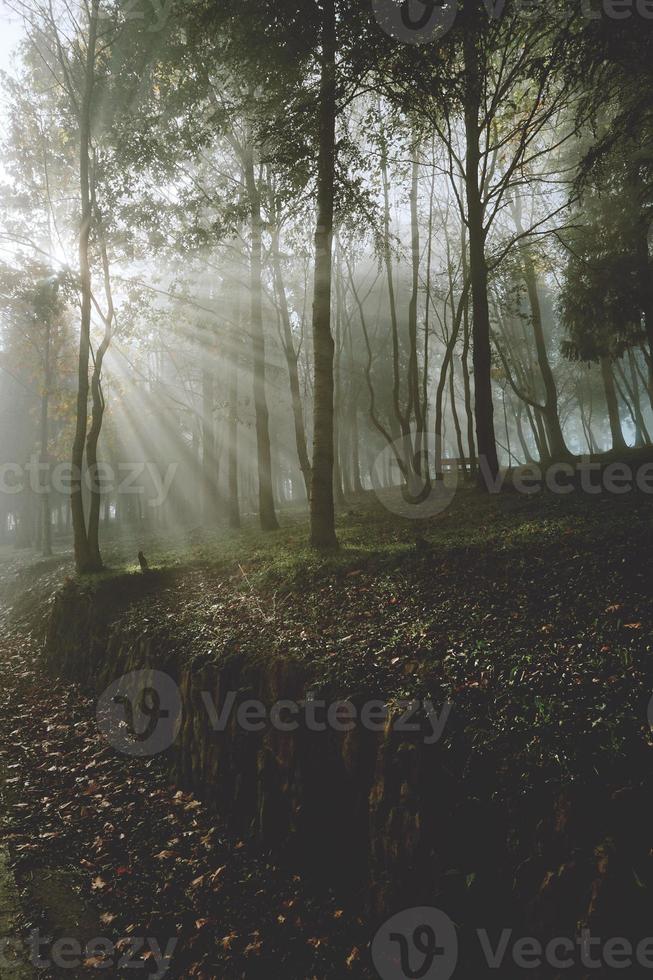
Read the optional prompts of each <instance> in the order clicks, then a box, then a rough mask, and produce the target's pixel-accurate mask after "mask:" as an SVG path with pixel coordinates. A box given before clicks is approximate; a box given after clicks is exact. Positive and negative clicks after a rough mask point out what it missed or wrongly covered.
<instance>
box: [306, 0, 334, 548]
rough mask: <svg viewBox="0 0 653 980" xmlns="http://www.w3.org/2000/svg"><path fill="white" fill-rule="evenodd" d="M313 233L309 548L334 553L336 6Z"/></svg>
mask: <svg viewBox="0 0 653 980" xmlns="http://www.w3.org/2000/svg"><path fill="white" fill-rule="evenodd" d="M322 17H323V20H322V67H321V79H320V110H319V155H318V175H317V227H316V230H315V286H314V292H313V357H314V376H315V395H314V408H313V469H312V473H311V506H310V516H311V544H312V545H313V547H315V548H336V547H337V545H338V541H337V538H336V525H335V509H334V503H333V452H334V446H333V408H334V406H333V354H334V344H333V337H332V335H331V275H332V254H331V246H332V241H333V212H334V197H335V165H336V113H337V107H336V12H335V3H334V0H324V2H323V7H322Z"/></svg>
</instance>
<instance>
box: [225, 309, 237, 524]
mask: <svg viewBox="0 0 653 980" xmlns="http://www.w3.org/2000/svg"><path fill="white" fill-rule="evenodd" d="M239 327H240V305H237V307H236V310H235V312H234V329H233V332H232V345H233V346H232V353H231V361H232V363H231V365H230V369H229V394H228V400H229V422H228V426H227V429H228V431H227V480H228V484H229V527H231V528H239V527H240V502H239V498H238V494H239V487H238V369H239V366H240V364H239V358H238V355H237V351H238V346H237V344H238V333H239Z"/></svg>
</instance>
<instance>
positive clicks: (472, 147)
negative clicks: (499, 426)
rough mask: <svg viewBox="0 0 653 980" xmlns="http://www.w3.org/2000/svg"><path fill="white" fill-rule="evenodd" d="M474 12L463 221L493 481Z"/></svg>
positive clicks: (482, 433)
mask: <svg viewBox="0 0 653 980" xmlns="http://www.w3.org/2000/svg"><path fill="white" fill-rule="evenodd" d="M474 16H475V13H474V11H473V10H470V11H469V12H468V13H467V15H466V16H465V18H464V24H463V29H464V41H463V46H464V57H465V105H464V115H465V138H466V149H467V156H466V161H465V191H466V198H467V220H468V224H469V267H470V268H469V272H470V279H471V290H472V306H473V319H472V336H473V341H474V349H473V366H474V414H475V419H476V440H477V445H478V454H479V461H481V462H483V463H484V465H485V467H486V470H487V475H489V476H490V477H491V478H495V477H496V476H497V474H498V472H499V461H498V458H497V445H496V438H495V434H494V406H493V402H492V375H491V370H492V355H491V350H490V309H489V303H488V268H487V260H486V257H485V235H486V231H485V228H484V207H483V201H482V191H481V187H480V183H479V181H480V159H481V155H480V143H479V136H480V128H479V109H480V103H481V84H482V78H481V73H480V65H479V59H478V52H477V50H476V29H475V24H474ZM479 485H480V487H481V489H488V482H487V481H486V480H485V479H483V478H482V477H481V478H480V481H479Z"/></svg>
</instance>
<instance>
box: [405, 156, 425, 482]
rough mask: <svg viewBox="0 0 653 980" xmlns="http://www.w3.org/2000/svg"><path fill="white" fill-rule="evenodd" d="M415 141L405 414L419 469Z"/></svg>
mask: <svg viewBox="0 0 653 980" xmlns="http://www.w3.org/2000/svg"><path fill="white" fill-rule="evenodd" d="M418 149H419V147H418V144H417V142H416V143H415V145H414V146H413V164H412V170H411V184H410V254H411V273H412V276H411V291H410V303H409V305H408V343H409V350H408V418H409V420H410V418H411V414H413V415H414V417H415V429H416V445H415V453H416V470H417V472H418V473H419V472H420V458H421V457H420V454H419V450H420V449H421V442H422V436H423V429H424V422H423V419H422V402H421V398H420V384H419V362H418V357H417V304H418V300H419V260H420V244H419V215H418V208H417V205H418V197H419V161H418V159H417V156H418Z"/></svg>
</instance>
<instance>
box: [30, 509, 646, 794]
mask: <svg viewBox="0 0 653 980" xmlns="http://www.w3.org/2000/svg"><path fill="white" fill-rule="evenodd" d="M418 534H419V535H423V536H424V537H425V538H426V540H427V541H428V545H429V547H428V549H426V551H425V550H424V549H422V550H420V551H418V550H417V549H416V547H415V537H416V535H418ZM339 537H340V541H341V549H340V551H339V552H338V553H336V554H334V555H330V556H320V555H316V554H314V553H312V552H311V551H310V550H308V549H307V547H306V527H305V525H304V523H303V522H302V521H301V520H300V519H298V518H292V517H287V518H286V519H285V521H284V525H283V527H282V529H281V530H280V531H278V532H275V533H272V534H266V535H264V534H262V533H261V532H260V531H258V530H257V529H256V528H255V527H247V528H245V529H244V531H242V532H240V533H232V532H225V531H214V532H203V531H195V532H193V533H191V534H190V535H182V534H181V532H180V533H179V535H177V536H176V537H175V536H171V535H159V536H156V535H153V534H150V536H149V538H148V539H147V541H145V540H144V539H142V538H141V539H140V540H138V541H134V539H133V537H132V536H131V535H129V536H127V537H125V538H123V539H122V540H115V541H113V542H111V543H109V544H108V546H107V549H106V552H107V555H108V557H109V560H110V561H112V562H113V567H112V568H111V570H110V571H107V572H106V573H105V574H104V575H102V576H99V577H97V576H96V577H94V578H93V579H91V580H88V581H86V582H84V583H83V585H84V587H91V588H97V587H102V588H107V587H109V588H110V587H111V581H112V578H113V577H115V576H119V577H120V578H121V579H122V578H123V576H125V575H127V576H129V575H132V574H133V575H137V574H139V573H138V572H137V571H136V568H137V566H136V563H135V561H134V560H132V555H134V554H135V552H136V551H137V550H138V547H139V546H140V545H141V544H143V546H144V547H146V551H147V554H148V558H149V560H150V564H151V565H152V566H153V567H154V569H155V570H156V572H157V573H158V574H159V575H160V585H161V588H160V589H159V590H158V591H157V592H156V593H155V596H154V598H153V597H152V596H151V595H150V596H148V598H147V600H146V601H144V602H143V603H142V604H140V603H139V602H138V601H135V602H134V604H133V605H132V608H131V609H128V610H127V611H126V613H124V629H125V631H126V632H133V633H134V634H139V633H142V632H143V631H144V630H146V631H148V632H155V633H157V634H160V635H161V638H162V639H165V641H166V646H167V647H168V648H169V647H170V644H171V643H172V644H173V645H174V646H175V648H176V649H177V651H178V656H179V659H180V661H184V662H188V661H192V662H194V663H196V664H197V665H198V666H200V665H202V664H205V663H207V662H215V663H218V664H219V663H220V662H222V661H223V660H224V659H225V658H228V657H233V656H237V657H256V658H271V657H293V658H299V659H301V660H302V661H303V662H304V663H305V664H306V665H307V668H308V670H309V672H310V674H311V676H312V677H313V679H314V684H315V686H316V688H318V689H319V688H320V687H324V688H325V689H328V690H329V692H330V693H331V695H332V696H335V695H337V696H343V697H353V698H358V699H361V698H364V697H369V696H379V695H381V696H383V697H384V698H387V699H389V700H393V699H401V698H407V697H408V698H412V697H427V696H428V697H430V698H431V699H432V700H433V701H434V702H435V703H436V704H441V703H442V702H443V701H445V700H450V701H453V702H454V704H455V710H454V712H453V713H452V717H451V721H450V724H449V726H448V728H447V732H446V738H447V739H448V741H449V742H450V745H451V747H457V748H458V749H459V750H460V751H461V752H462V753H463V758H464V759H465V760H467V761H468V762H469V763H470V764H472V763H471V760H474V759H476V760H482V759H484V758H486V757H487V756H488V755H490V754H491V755H492V756H493V758H495V759H497V758H501V757H502V755H503V756H505V757H506V759H510V760H511V763H510V766H509V767H508V768H509V769H510V770H511V773H512V777H511V778H513V779H514V776H515V773H516V769H515V764H516V765H517V767H518V768H519V771H520V774H521V775H520V778H521V779H522V780H523V781H524V784H525V785H527V784H528V782H529V779H530V776H531V775H533V774H534V773H536V772H537V771H539V773H540V776H539V777H538V778H541V775H542V770H544V775H545V778H547V779H550V780H553V781H558V780H560V781H563V782H565V781H567V780H569V779H574V778H576V777H578V776H582V775H584V774H587V773H588V772H596V773H600V774H602V775H604V776H605V778H607V779H610V778H613V777H614V776H615V773H620V776H619V778H621V776H622V775H627V774H626V773H625V772H624V767H626V768H627V769H628V770H630V771H632V773H633V775H634V776H636V774H637V772H638V771H640V767H641V766H642V765H644V763H645V760H647V759H648V749H649V746H650V742H651V739H650V730H649V727H648V723H647V706H648V701H649V698H650V695H651V692H652V691H653V667H652V665H651V658H650V652H651V624H652V623H653V595H652V585H651V583H652V582H653V578H652V576H651V572H652V571H653V569H652V568H651V562H652V560H653V559H652V555H653V547H652V545H653V510H652V509H651V502H650V499H649V498H648V497H636V496H633V495H632V494H631V495H628V496H623V497H617V496H608V495H607V494H603V495H600V496H597V497H590V496H588V495H583V494H580V493H575V494H573V495H570V496H552V495H549V496H542V495H537V496H535V497H527V496H523V495H518V494H516V493H504V494H503V495H501V496H495V497H490V498H487V497H482V496H480V495H479V494H478V493H477V492H476V491H474V490H463V491H460V492H459V493H458V494H457V495H456V498H455V500H454V502H453V504H452V505H451V507H450V508H449V509H448V510H447V511H445V512H444V513H443V514H441V515H439V516H438V517H436V518H434V519H433V520H431V521H428V522H419V523H418V522H414V521H409V520H402V519H399V518H394V517H392V516H391V515H390V514H389V513H388V512H387V511H385V510H384V509H383V508H381V507H380V505H379V504H378V503H377V502H372V501H371V500H365V501H359V502H357V503H356V505H355V507H354V510H352V511H350V512H348V513H345V514H343V515H342V516H341V518H340V521H339ZM127 549H129V555H128V557H126V556H127ZM39 568H45V569H46V571H44V572H43V573H42V574H43V576H44V578H45V581H46V582H47V583H51V582H52V579H53V576H55V577H56V576H57V575H59V576H60V575H61V570H62V567H61V566H59V567H58V568H56V569H55V570H53V569H52V565H51V563H46V565H45V566H43V565H37V566H36V567H35V569H34V572H37V570H38V569H39ZM37 588H38V586H37V585H34V586H33V590H37ZM465 764H467V763H465Z"/></svg>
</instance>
